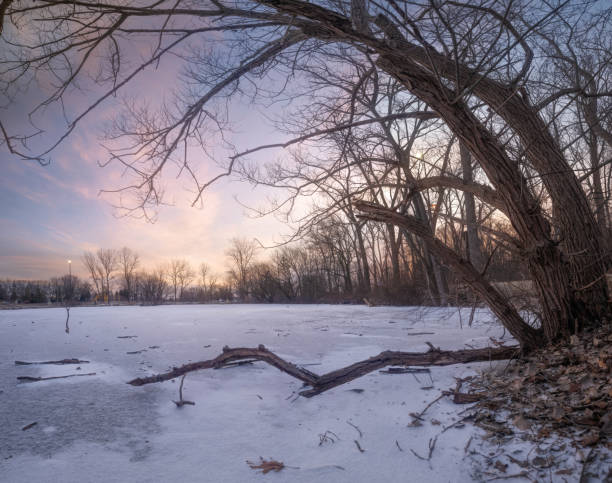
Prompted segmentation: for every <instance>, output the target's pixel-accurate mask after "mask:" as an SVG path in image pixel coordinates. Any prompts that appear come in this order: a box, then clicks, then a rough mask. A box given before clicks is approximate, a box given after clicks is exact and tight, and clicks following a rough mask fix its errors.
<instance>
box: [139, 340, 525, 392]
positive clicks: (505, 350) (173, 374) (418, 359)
mask: <svg viewBox="0 0 612 483" xmlns="http://www.w3.org/2000/svg"><path fill="white" fill-rule="evenodd" d="M518 351H519V348H518V347H517V346H512V347H486V348H484V349H469V350H457V351H443V350H440V349H430V350H429V351H428V352H396V351H385V352H381V353H380V354H378V355H376V356H374V357H370V358H369V359H365V360H363V361H360V362H356V363H355V364H351V365H350V366H346V367H343V368H341V369H337V370H335V371H331V372H328V373H327V374H323V375H320V376H319V375H317V374H315V373H313V372H310V371H309V370H307V369H304V368H303V367H299V366H297V365H295V364H292V363H291V362H287V361H285V360H284V359H282V358H280V357H279V356H277V355H276V354H274V353H273V352H270V351H269V350H268V349H266V348H265V347H264V346H263V345H260V346H259V347H257V348H256V349H255V348H247V347H238V348H234V349H230V348H229V347H227V346H225V347H224V348H223V352H222V353H221V354H219V355H218V356H217V357H215V358H214V359H209V360H206V361H201V362H192V363H190V364H185V365H183V366H181V367H175V368H173V369H172V370H171V371H169V372H165V373H162V374H156V375H153V376H148V377H138V378H136V379H132V380H131V381H129V382H128V384H131V385H132V386H144V385H145V384H152V383H155V382H163V381H168V380H170V379H174V378H177V377H180V376H182V375H184V374H187V373H188V372H193V371H199V370H201V369H219V368H221V367H224V366H226V365H227V364H229V363H235V362H236V361H242V360H249V359H250V360H257V361H263V362H266V363H267V364H270V365H271V366H274V367H276V368H277V369H279V370H280V371H282V372H285V373H286V374H289V375H290V376H292V377H294V378H296V379H298V380H300V381H302V382H303V383H304V384H305V385H308V386H311V389H306V390H304V391H301V392H300V395H301V396H304V397H312V396H316V395H317V394H321V393H322V392H325V391H327V390H329V389H332V388H334V387H336V386H340V385H341V384H345V383H347V382H349V381H352V380H354V379H357V378H358V377H361V376H364V375H366V374H369V373H370V372H373V371H376V370H377V369H381V368H383V367H387V366H447V365H451V364H465V363H468V362H477V361H496V360H505V359H511V358H513V357H515V356H516V354H517V352H518Z"/></svg>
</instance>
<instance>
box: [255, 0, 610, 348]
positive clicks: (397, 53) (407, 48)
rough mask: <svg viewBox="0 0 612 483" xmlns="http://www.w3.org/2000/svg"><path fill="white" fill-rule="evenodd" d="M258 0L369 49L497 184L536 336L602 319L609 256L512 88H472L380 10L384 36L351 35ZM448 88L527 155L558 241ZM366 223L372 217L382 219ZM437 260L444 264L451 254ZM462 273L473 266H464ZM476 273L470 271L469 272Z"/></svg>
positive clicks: (309, 10)
mask: <svg viewBox="0 0 612 483" xmlns="http://www.w3.org/2000/svg"><path fill="white" fill-rule="evenodd" d="M262 3H263V4H266V5H269V6H271V7H273V8H274V9H276V10H278V11H280V12H283V13H287V14H292V15H295V16H297V17H298V18H304V19H307V21H306V22H305V23H304V24H302V25H300V22H299V21H298V22H297V23H296V24H294V25H296V26H297V27H298V28H301V30H302V31H303V32H304V33H306V34H307V35H310V36H312V37H317V38H320V39H325V40H332V41H339V42H350V43H356V44H359V45H364V46H367V47H368V48H370V49H372V50H373V51H374V52H376V54H378V60H377V62H376V64H377V66H378V67H379V68H380V69H381V70H383V71H385V72H387V73H388V74H390V75H391V76H393V77H394V78H396V79H397V80H398V81H399V82H400V83H401V84H402V85H404V86H405V88H406V89H407V90H408V91H410V92H411V93H412V94H414V95H415V96H416V97H418V98H419V99H420V100H422V101H423V102H425V103H426V104H427V105H428V106H429V107H430V108H431V109H433V110H434V111H435V112H436V113H437V114H438V115H439V116H440V118H441V119H443V120H444V121H445V123H446V124H447V126H448V127H449V128H450V129H451V131H452V132H453V133H454V134H455V135H456V136H457V138H458V139H459V141H460V142H461V143H463V144H464V145H465V146H466V147H467V148H468V149H469V151H470V153H471V154H472V156H473V157H474V158H475V159H476V160H477V161H478V162H479V163H480V165H481V166H482V168H483V170H484V172H485V173H486V175H487V177H488V179H489V181H490V183H491V184H492V185H493V187H494V188H495V191H496V195H497V196H498V197H499V198H500V199H501V203H502V205H503V207H504V208H505V210H504V212H505V214H506V215H507V217H508V218H509V220H510V222H511V224H512V227H513V228H514V230H515V231H516V233H517V235H518V237H519V240H520V250H521V252H522V254H523V257H524V259H525V262H526V265H527V267H528V269H529V273H530V276H531V278H532V280H533V281H534V284H535V287H536V289H537V292H538V298H539V301H540V303H541V307H542V320H541V322H542V332H543V335H544V337H545V338H546V340H548V341H552V340H555V339H557V338H559V337H563V336H568V335H569V334H571V333H574V332H576V331H578V330H580V328H581V327H582V325H583V324H585V323H588V322H589V321H594V320H597V319H599V318H601V317H603V316H606V315H608V314H609V312H610V308H609V306H608V294H607V286H606V282H605V273H606V269H607V267H608V256H607V254H606V253H605V251H604V249H603V248H602V239H601V237H602V235H601V232H600V230H599V227H598V225H597V223H596V221H595V218H594V216H593V213H592V211H591V209H590V207H589V204H588V201H587V199H586V196H585V193H584V191H583V190H582V188H581V186H580V183H579V182H578V179H577V178H576V176H575V174H574V173H573V171H572V170H571V167H570V166H569V164H568V162H567V161H566V160H565V159H564V157H563V155H562V152H561V149H560V147H559V146H558V145H557V144H556V143H555V141H554V138H553V137H552V136H551V135H550V133H549V131H548V127H547V126H546V124H545V123H544V122H543V120H542V119H541V118H540V117H539V116H538V113H537V112H536V111H535V109H533V108H532V107H531V106H530V105H529V102H528V100H527V99H526V98H525V96H524V95H523V94H521V93H519V92H518V91H517V89H516V88H515V87H514V86H511V85H508V86H507V85H504V84H501V83H499V82H497V81H494V80H491V79H488V78H487V77H486V76H480V77H479V78H478V82H474V74H475V73H474V72H471V71H470V70H469V69H468V68H466V67H464V66H462V65H461V64H460V63H459V62H457V61H454V60H453V59H451V58H448V57H446V56H444V55H443V54H440V53H438V52H436V51H435V50H434V49H433V48H428V49H425V48H423V47H421V46H419V45H416V44H413V43H411V42H410V41H408V40H407V39H406V38H405V36H404V35H403V33H402V31H401V30H400V29H399V28H398V27H397V25H396V24H394V23H393V22H392V21H391V20H390V19H389V18H388V17H387V16H385V15H383V14H378V15H377V16H376V18H375V21H374V23H375V25H376V26H377V27H378V29H379V30H380V31H381V32H382V34H383V35H384V36H383V38H380V37H376V36H374V35H371V34H370V33H369V32H364V31H363V30H362V31H357V30H355V29H354V28H353V25H352V23H351V21H350V20H349V19H348V18H347V17H345V16H343V15H341V14H339V13H337V12H335V11H332V10H330V9H327V8H324V7H321V6H318V5H314V4H311V3H308V2H302V1H294V0H274V1H265V0H264V1H263V2H262ZM526 55H528V54H526ZM452 82H460V83H461V84H462V85H471V84H474V86H473V87H472V94H473V95H475V96H476V97H478V98H479V99H480V100H481V101H483V102H485V103H486V104H488V105H489V106H490V108H491V109H493V110H495V111H496V112H497V113H498V114H499V116H501V117H502V118H503V119H504V121H505V122H506V123H507V125H508V127H509V128H510V129H511V130H512V131H513V132H515V133H516V134H517V135H518V137H519V138H520V140H521V143H522V145H523V149H524V152H525V156H526V157H527V158H528V160H529V162H530V163H531V165H532V166H533V168H534V169H535V170H536V171H537V172H538V173H539V174H540V176H541V178H542V181H543V183H544V185H545V187H546V190H547V192H548V195H549V196H550V199H551V202H552V213H553V221H554V223H555V225H556V228H557V229H558V230H559V235H560V237H559V238H558V239H555V238H554V236H553V230H552V227H551V224H550V222H549V220H548V219H547V217H546V216H545V213H544V212H543V208H542V206H541V202H540V201H539V200H538V199H537V198H536V197H535V196H534V195H533V194H532V193H531V192H530V191H529V190H528V188H527V187H528V186H529V183H528V182H527V179H526V178H525V176H524V175H523V173H522V172H521V170H520V168H519V164H518V162H517V161H516V160H515V159H511V158H510V157H509V155H508V153H507V151H506V150H505V148H504V146H503V144H502V141H501V140H500V139H499V138H498V137H497V136H495V135H494V134H493V133H492V132H491V131H490V130H489V129H487V127H486V126H485V124H484V123H483V122H481V121H480V120H479V119H478V118H477V117H476V116H475V115H474V114H473V113H472V111H471V109H470V107H469V106H468V104H467V102H466V100H464V99H463V98H462V97H460V96H458V95H457V91H455V90H454V89H451V88H450V87H448V84H450V83H452ZM458 90H459V89H458ZM358 206H361V208H364V209H365V211H364V213H366V216H367V214H368V213H370V214H371V213H372V211H373V210H375V209H376V208H377V207H374V206H369V207H366V205H364V204H361V205H358ZM386 215H391V213H386ZM371 218H372V219H377V220H379V221H380V220H381V216H380V213H377V214H375V215H373V216H371ZM397 223H399V220H397ZM414 226H415V224H413V223H411V224H410V226H405V227H406V228H407V229H409V230H411V231H412V232H415V230H414ZM434 241H435V240H434ZM434 246H436V244H435V243H431V244H430V248H433V247H434ZM438 248H439V247H438ZM436 254H437V255H438V256H441V255H442V251H441V250H440V249H437V250H436ZM445 255H447V258H446V261H447V262H449V261H450V258H451V256H450V254H448V253H447V254H445ZM449 263H450V262H449ZM465 264H466V261H465V260H457V261H456V262H452V265H451V266H452V267H453V268H455V269H458V267H460V266H463V265H465ZM470 266H471V265H470ZM466 270H468V269H466ZM469 270H470V271H471V270H474V269H473V267H471V268H470V269H469ZM474 273H478V272H476V271H475V270H474ZM462 275H463V278H464V279H465V281H466V282H467V283H469V284H471V285H472V287H473V289H474V290H475V291H476V292H477V293H480V294H481V295H482V296H483V297H484V298H485V300H487V302H488V303H489V305H491V308H492V309H493V311H494V312H495V313H496V314H497V315H498V317H499V318H500V320H501V322H502V323H503V324H504V325H505V326H506V327H507V328H508V329H509V330H510V331H511V332H512V333H513V335H515V337H517V339H518V340H519V342H520V343H521V345H523V346H525V347H533V346H534V344H537V343H538V342H537V339H538V336H536V334H537V332H536V331H533V330H530V328H529V326H528V325H527V324H526V323H525V322H524V321H522V319H521V318H520V316H518V314H517V313H516V312H515V311H513V310H511V309H510V307H504V305H507V304H504V303H502V302H503V301H502V300H498V299H499V298H500V296H499V294H497V295H493V292H494V290H492V289H491V287H490V286H489V287H485V286H483V280H482V279H481V277H480V278H479V277H473V276H472V275H470V274H468V273H463V274H462ZM485 294H488V295H489V296H488V297H486V296H485Z"/></svg>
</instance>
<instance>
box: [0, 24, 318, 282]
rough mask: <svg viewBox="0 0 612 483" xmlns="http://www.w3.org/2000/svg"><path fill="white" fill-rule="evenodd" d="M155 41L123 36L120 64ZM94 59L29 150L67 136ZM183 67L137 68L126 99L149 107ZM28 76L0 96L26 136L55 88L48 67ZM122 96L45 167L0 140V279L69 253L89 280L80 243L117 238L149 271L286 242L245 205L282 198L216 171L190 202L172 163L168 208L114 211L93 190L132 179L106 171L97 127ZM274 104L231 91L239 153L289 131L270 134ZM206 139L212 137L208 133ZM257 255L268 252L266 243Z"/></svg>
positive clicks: (2, 116)
mask: <svg viewBox="0 0 612 483" xmlns="http://www.w3.org/2000/svg"><path fill="white" fill-rule="evenodd" d="M28 28H33V27H31V25H29V26H25V27H24V26H22V28H21V29H19V30H15V29H13V28H12V26H11V25H10V24H7V28H6V30H5V32H4V33H3V35H5V36H8V37H9V38H12V37H11V36H13V37H14V38H16V39H21V38H26V39H27V38H28V36H31V35H32V33H33V32H29V33H28ZM156 42H157V37H155V38H154V39H153V40H149V41H147V39H141V40H139V41H138V42H137V43H135V42H128V43H126V44H124V45H123V52H124V54H125V57H124V58H123V59H122V60H123V64H122V65H125V64H126V62H125V61H126V60H128V61H130V60H132V61H133V60H134V59H137V58H139V57H140V58H142V57H143V56H145V57H146V55H147V54H146V53H147V52H148V51H150V50H151V48H152V47H151V46H152V45H154V44H156ZM128 64H129V62H128ZM99 65H102V64H99V61H98V60H96V59H95V58H93V57H90V58H89V60H88V63H87V64H86V66H85V69H84V73H85V75H84V80H83V79H81V80H80V82H79V89H75V90H73V91H69V92H68V95H67V96H65V98H64V99H63V101H62V103H61V104H59V103H55V104H52V105H51V106H50V107H48V108H45V109H44V110H39V111H36V113H35V115H34V117H33V120H34V125H35V127H36V128H38V129H41V130H42V131H43V133H42V135H41V136H38V137H36V138H34V139H33V140H31V141H29V143H28V144H29V146H28V147H29V151H28V152H29V153H31V154H36V153H40V152H42V151H44V150H45V148H46V147H48V146H50V145H51V144H52V143H53V142H54V141H55V140H56V139H58V137H59V136H61V134H62V133H63V132H65V129H66V118H67V119H69V120H70V119H74V118H75V117H76V116H77V115H78V114H79V113H81V112H82V111H83V109H84V108H86V107H87V106H88V105H90V104H91V102H92V100H93V99H95V98H96V97H95V89H96V84H94V83H92V82H91V79H93V78H95V77H96V75H97V70H98V69H99ZM180 68H181V64H180V61H179V60H177V59H176V58H175V57H166V58H164V59H162V61H161V62H160V63H159V64H156V65H155V66H154V68H151V69H149V70H147V71H144V72H141V73H140V74H139V76H137V77H136V78H135V80H134V81H132V82H130V83H129V84H128V86H127V88H126V89H125V90H124V91H122V95H126V96H131V97H132V98H134V99H135V100H137V101H143V102H147V103H149V104H151V107H153V108H155V107H156V106H159V104H160V103H161V102H162V101H165V100H167V99H168V98H169V96H170V95H171V93H172V91H173V89H175V88H177V86H179V84H178V82H177V79H179V76H178V73H179V71H180ZM45 75H46V76H47V77H45ZM24 79H25V80H30V81H33V82H29V83H26V82H22V83H21V84H19V86H20V87H21V90H19V91H16V92H14V93H13V92H11V93H13V94H15V96H14V98H13V99H12V100H10V101H8V100H7V99H8V96H9V94H11V93H8V94H7V92H8V91H7V92H0V121H1V122H2V125H3V126H4V127H5V128H6V129H7V130H8V131H10V132H9V134H12V135H14V134H21V133H26V132H32V129H33V126H32V124H30V123H29V121H28V113H30V112H31V111H32V109H33V107H34V106H36V105H38V104H39V103H40V102H41V101H43V100H45V99H46V98H47V97H48V96H49V95H50V94H51V93H52V92H53V90H52V89H51V86H52V85H53V83H55V82H56V79H55V78H54V77H53V76H50V75H48V74H45V73H44V72H43V73H40V72H39V73H37V74H36V77H35V78H34V77H32V78H30V79H28V78H27V75H26V76H24ZM87 79H89V80H87ZM283 81H284V79H281V80H280V81H279V85H282V82H283ZM25 86H27V87H25ZM267 87H270V88H274V81H272V83H271V84H270V83H269V81H268V84H267ZM98 92H100V91H98ZM119 102H120V99H115V100H114V99H112V98H111V99H110V100H109V101H105V102H104V103H102V104H101V105H100V106H99V107H98V108H96V110H95V111H93V112H92V113H91V114H90V115H88V116H87V117H86V118H85V119H84V121H82V122H81V123H80V124H79V125H78V127H77V129H76V130H75V131H74V132H73V133H72V134H71V135H70V136H69V137H68V138H67V139H66V140H65V141H64V142H62V143H61V144H60V145H59V146H58V147H57V148H56V149H54V150H53V151H52V152H51V154H50V159H51V162H50V163H49V164H48V165H46V166H42V165H40V164H38V163H36V162H35V161H24V160H22V159H20V158H19V157H18V156H15V155H13V154H11V153H9V150H8V148H7V146H6V145H5V144H3V143H1V142H0V173H1V176H0V206H1V207H2V209H1V210H0V278H19V279H47V278H49V277H52V276H57V275H61V274H64V273H66V272H67V265H68V260H72V261H73V263H72V270H73V272H74V273H76V274H79V275H82V276H86V272H85V269H84V267H83V265H82V262H81V258H82V255H83V252H84V251H95V250H96V249H98V248H121V247H123V246H127V247H129V248H131V249H132V250H134V251H136V252H138V253H139V255H140V257H141V260H142V262H143V266H144V267H149V268H153V267H155V266H157V265H159V264H161V263H164V262H168V261H170V260H171V259H174V258H179V259H187V260H188V261H189V262H191V263H192V265H193V266H194V267H197V266H198V265H199V264H200V263H202V262H206V263H207V264H209V265H210V266H211V268H212V269H213V271H215V272H217V273H218V274H222V273H223V272H224V271H226V270H227V268H228V267H227V259H226V257H225V251H226V249H227V247H228V244H229V240H230V239H231V238H233V237H245V238H256V239H257V240H258V241H260V242H261V243H262V244H263V245H264V246H270V245H274V244H277V243H280V242H283V241H285V240H286V237H287V235H289V234H290V233H291V232H292V230H291V228H289V227H287V226H286V225H284V224H283V223H282V222H280V221H278V220H277V219H275V218H273V217H271V216H268V217H265V218H253V213H252V212H248V211H247V210H245V208H244V206H243V205H247V206H251V207H257V208H262V207H265V206H266V200H267V199H268V198H270V197H275V196H280V197H282V194H280V193H277V192H276V193H272V192H270V190H269V189H267V191H266V189H264V188H261V187H258V188H257V189H254V188H253V187H252V186H251V185H249V184H247V183H245V182H238V181H235V180H230V179H229V178H224V179H223V180H221V181H220V182H218V183H216V184H214V185H213V186H211V187H210V188H209V189H208V190H207V191H206V192H205V194H204V199H203V203H202V206H196V207H192V202H193V199H194V195H193V185H192V184H190V183H189V182H188V180H187V179H186V178H179V179H177V178H176V176H175V174H176V169H175V170H174V171H172V169H170V170H169V171H168V172H166V173H165V176H164V178H163V183H164V188H165V199H164V202H165V203H167V204H165V205H163V206H160V207H159V208H158V210H157V213H156V215H157V216H156V221H155V223H150V222H148V221H146V220H143V219H137V218H134V217H129V216H128V217H125V216H120V213H118V211H117V210H116V209H115V207H114V205H115V204H117V201H118V199H117V196H116V195H110V194H108V193H106V194H105V193H101V191H102V190H116V189H118V188H120V187H122V186H125V185H126V184H129V180H126V179H125V178H124V177H122V171H121V169H120V166H117V164H116V163H115V164H110V165H109V166H107V167H104V168H102V167H100V166H99V164H98V163H100V162H104V161H106V160H107V159H108V155H107V152H106V151H105V149H104V148H103V146H102V145H101V134H102V132H103V129H104V126H105V125H106V124H107V123H108V121H110V120H112V119H113V118H115V116H116V115H117V113H118V112H119V111H118V103H119ZM285 107H286V106H285ZM282 109H283V106H280V105H278V104H276V105H274V106H273V107H266V106H264V105H261V104H260V105H258V106H254V105H252V104H251V103H249V102H247V101H245V100H244V99H240V98H237V99H235V100H234V101H232V102H231V103H230V104H229V112H230V117H231V120H232V124H231V131H227V132H225V136H227V140H228V141H230V142H231V143H232V144H233V145H234V146H235V148H236V149H237V150H238V151H244V150H247V149H250V148H253V147H256V146H260V145H262V144H268V143H276V142H279V141H286V140H287V137H286V136H284V135H282V134H279V133H278V132H275V130H274V127H273V125H272V123H271V122H269V121H267V119H269V118H277V117H278V115H279V114H280V113H281V111H282ZM213 138H214V136H213ZM212 141H213V144H214V141H215V139H212ZM214 154H215V156H216V160H218V161H220V162H226V161H227V156H228V154H229V153H228V152H227V151H225V152H222V151H219V152H215V153H214ZM279 154H280V152H279V151H278V150H277V151H261V152H258V153H257V154H255V155H253V156H252V160H254V161H256V162H257V163H260V162H261V163H264V162H266V161H269V160H272V159H275V158H276V157H278V156H279ZM190 157H191V158H192V159H193V160H195V161H196V162H195V165H196V166H197V170H198V175H199V179H200V181H206V180H208V179H210V178H212V177H214V176H215V175H217V174H219V173H220V172H221V171H222V169H221V168H220V167H219V166H218V165H215V164H214V163H213V162H211V161H210V160H204V157H203V156H202V155H201V153H199V152H197V151H193V152H190ZM236 198H237V199H239V200H240V203H239V202H237V201H236ZM303 206H306V203H304V204H303ZM260 253H261V256H262V258H263V257H265V252H264V251H261V252H260Z"/></svg>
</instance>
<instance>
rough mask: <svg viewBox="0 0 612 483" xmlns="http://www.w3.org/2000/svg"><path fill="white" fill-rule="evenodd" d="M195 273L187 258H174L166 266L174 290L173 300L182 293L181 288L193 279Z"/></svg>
mask: <svg viewBox="0 0 612 483" xmlns="http://www.w3.org/2000/svg"><path fill="white" fill-rule="evenodd" d="M194 276H195V273H194V271H193V269H192V268H191V266H190V265H189V262H188V261H187V260H179V259H174V260H171V261H170V265H169V266H168V277H169V279H170V284H171V285H172V288H173V290H174V301H175V302H176V301H177V300H178V299H179V298H180V297H181V295H182V293H183V289H185V287H187V286H188V285H189V284H190V283H191V282H192V280H193V278H194Z"/></svg>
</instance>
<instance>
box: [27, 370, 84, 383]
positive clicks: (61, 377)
mask: <svg viewBox="0 0 612 483" xmlns="http://www.w3.org/2000/svg"><path fill="white" fill-rule="evenodd" d="M95 375H96V373H95V372H88V373H87V374H68V375H67V376H53V377H33V376H19V377H17V380H18V381H19V382H39V381H50V380H51V379H67V378H69V377H83V376H95Z"/></svg>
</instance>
